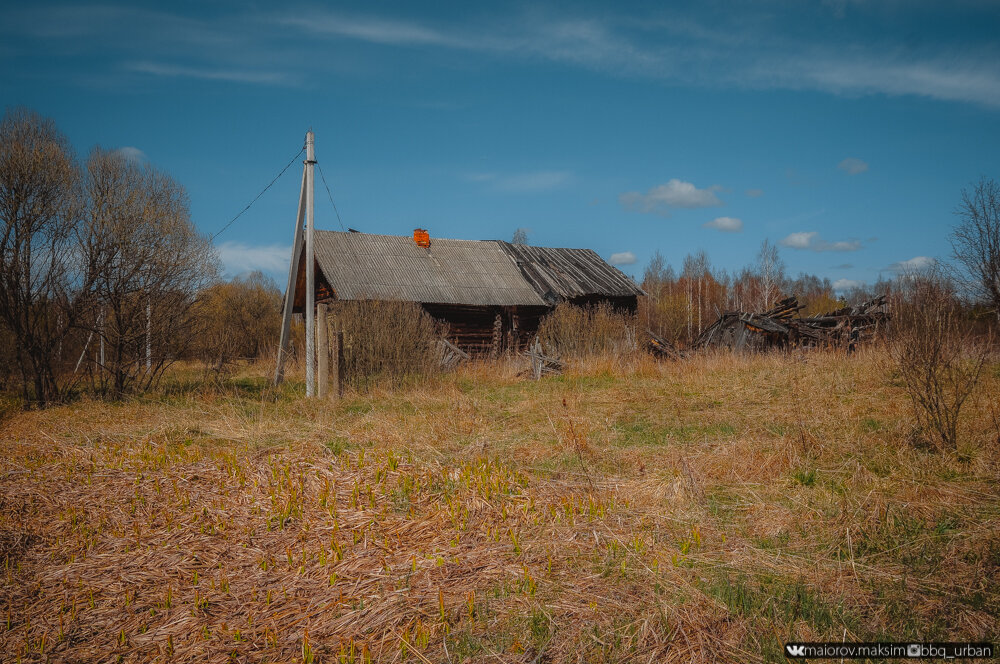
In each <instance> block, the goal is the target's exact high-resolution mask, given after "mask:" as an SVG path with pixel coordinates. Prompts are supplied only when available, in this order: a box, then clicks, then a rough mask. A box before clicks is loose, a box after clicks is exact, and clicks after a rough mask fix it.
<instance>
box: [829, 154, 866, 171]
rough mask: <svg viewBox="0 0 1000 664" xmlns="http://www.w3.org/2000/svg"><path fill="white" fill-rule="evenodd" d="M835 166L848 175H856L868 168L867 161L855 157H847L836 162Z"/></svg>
mask: <svg viewBox="0 0 1000 664" xmlns="http://www.w3.org/2000/svg"><path fill="white" fill-rule="evenodd" d="M837 168H839V169H840V170H842V171H844V172H845V173H847V174H848V175H857V174H858V173H864V172H865V171H867V170H868V162H865V161H861V160H860V159H857V158H855V157H848V158H847V159H845V160H843V161H842V162H840V163H839V164H837Z"/></svg>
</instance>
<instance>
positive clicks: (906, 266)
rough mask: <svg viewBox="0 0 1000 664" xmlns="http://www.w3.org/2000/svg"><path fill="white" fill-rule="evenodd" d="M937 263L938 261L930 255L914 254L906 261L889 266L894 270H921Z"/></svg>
mask: <svg viewBox="0 0 1000 664" xmlns="http://www.w3.org/2000/svg"><path fill="white" fill-rule="evenodd" d="M936 264H937V261H936V260H935V259H933V258H931V257H930V256H914V257H913V258H910V259H908V260H905V261H899V262H898V263H893V264H892V265H890V266H889V269H890V270H892V271H893V272H904V273H905V272H920V271H921V270H926V269H928V268H931V267H933V266H934V265H936Z"/></svg>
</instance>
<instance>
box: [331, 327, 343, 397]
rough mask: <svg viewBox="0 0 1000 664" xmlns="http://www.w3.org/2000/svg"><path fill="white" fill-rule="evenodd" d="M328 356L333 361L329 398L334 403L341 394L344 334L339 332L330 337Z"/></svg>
mask: <svg viewBox="0 0 1000 664" xmlns="http://www.w3.org/2000/svg"><path fill="white" fill-rule="evenodd" d="M330 354H331V355H332V359H333V362H332V369H333V370H332V372H331V373H332V375H331V377H330V378H331V382H332V383H333V385H332V389H331V390H330V396H331V398H332V399H333V400H334V401H336V400H337V399H339V398H340V395H341V394H342V393H343V380H344V333H343V332H342V331H340V330H337V331H336V332H334V333H333V334H331V335H330Z"/></svg>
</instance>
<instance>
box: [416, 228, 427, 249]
mask: <svg viewBox="0 0 1000 664" xmlns="http://www.w3.org/2000/svg"><path fill="white" fill-rule="evenodd" d="M413 241H414V242H416V243H417V246H418V247H423V248H424V249H427V248H429V247H430V246H431V235H430V233H428V232H427V231H426V230H424V229H423V228H414V229H413Z"/></svg>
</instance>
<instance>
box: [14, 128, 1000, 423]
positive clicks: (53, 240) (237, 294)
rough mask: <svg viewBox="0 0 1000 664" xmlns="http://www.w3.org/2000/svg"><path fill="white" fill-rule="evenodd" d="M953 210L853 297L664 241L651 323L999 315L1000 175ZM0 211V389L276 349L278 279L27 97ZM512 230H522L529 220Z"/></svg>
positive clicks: (91, 381)
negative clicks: (913, 255)
mask: <svg viewBox="0 0 1000 664" xmlns="http://www.w3.org/2000/svg"><path fill="white" fill-rule="evenodd" d="M956 213H957V223H956V225H955V226H954V228H953V233H952V235H951V240H952V247H953V255H952V258H953V261H951V262H950V263H948V264H943V265H939V266H938V267H937V268H936V269H935V270H934V271H932V273H930V274H924V275H905V276H904V277H903V278H897V279H894V280H891V281H888V280H887V281H880V282H879V283H877V284H874V285H873V286H871V287H864V288H856V289H852V290H850V291H848V292H847V293H845V294H844V296H843V297H842V298H838V297H837V294H836V293H835V292H834V289H833V285H832V284H831V282H830V280H829V279H826V278H820V277H817V276H814V275H809V274H800V275H798V276H797V277H794V278H792V277H790V276H789V275H787V274H786V270H785V266H784V264H783V262H782V261H781V259H780V256H779V254H778V250H777V247H776V246H775V245H773V244H772V243H770V242H769V241H765V242H764V243H763V244H762V245H761V247H760V250H759V251H758V253H757V255H756V258H755V260H754V262H753V263H752V264H751V265H748V266H746V267H744V268H742V269H741V270H738V271H735V272H729V271H726V270H724V269H718V268H716V267H714V266H713V265H712V264H711V261H710V260H709V257H708V255H707V254H706V253H705V252H704V251H699V252H696V253H693V254H689V255H688V256H686V257H685V258H684V260H683V263H682V265H681V266H680V270H679V271H675V270H674V268H673V267H672V266H670V265H669V264H668V263H667V262H666V260H665V259H664V257H663V256H662V255H661V254H660V253H659V252H657V253H656V254H654V256H653V257H652V259H651V260H650V262H649V264H648V266H647V267H646V269H645V272H644V274H643V278H642V283H641V285H642V287H643V289H644V290H645V291H646V293H647V294H648V297H646V298H642V299H641V301H640V310H639V317H640V322H641V323H642V324H643V325H645V326H646V327H648V328H649V329H650V330H652V331H653V332H655V333H656V334H658V335H660V336H662V337H664V338H667V339H670V340H671V341H673V342H675V343H678V342H679V343H681V344H682V345H686V344H690V343H691V342H693V340H694V339H696V338H697V337H698V335H699V334H701V332H702V331H703V330H704V329H705V328H706V327H708V326H709V325H710V324H711V323H712V322H713V321H714V320H715V319H716V318H717V317H718V316H719V314H720V313H722V312H724V311H726V310H745V311H757V312H760V311H764V310H766V309H768V308H769V307H770V306H771V305H773V304H774V302H775V301H776V300H778V299H779V298H780V297H782V296H784V295H790V294H794V295H796V296H798V298H799V300H800V302H801V303H803V304H804V305H805V310H804V311H803V314H804V315H814V314H820V313H823V312H826V311H830V310H833V309H837V308H839V307H841V306H844V305H845V304H854V303H857V302H860V301H862V300H867V299H870V298H871V297H873V296H874V295H876V294H883V295H889V296H890V299H891V301H892V302H893V303H894V304H893V306H894V308H897V309H898V308H900V307H905V306H917V307H919V303H920V301H921V300H922V299H927V300H928V301H929V299H928V298H927V297H926V293H927V292H929V291H927V288H928V287H927V286H926V283H927V280H928V279H930V280H931V281H932V284H933V288H934V289H935V290H934V292H935V293H937V294H938V295H940V294H941V293H945V294H947V298H944V299H942V297H938V296H936V300H935V301H944V300H947V301H948V302H950V303H951V304H950V305H949V306H951V307H952V309H951V310H953V311H959V314H956V315H958V317H959V318H962V317H968V316H970V315H973V314H976V313H978V314H980V318H983V317H992V318H995V319H996V320H1000V186H998V184H997V183H996V182H995V181H993V180H988V179H985V178H984V179H982V180H981V181H980V182H979V183H977V184H975V185H974V186H973V187H971V188H970V189H967V190H965V191H963V192H962V198H961V202H960V204H959V206H958V208H957V209H956ZM0 223H2V226H0V392H17V393H19V394H20V397H21V400H22V401H23V403H24V404H25V405H32V404H37V405H42V406H44V405H46V404H48V403H51V402H56V401H62V400H65V399H66V398H68V397H70V396H71V395H73V394H75V393H78V392H80V391H88V392H90V393H92V394H95V395H98V396H103V397H108V398H119V397H121V396H123V395H126V394H129V393H138V392H143V391H145V390H148V389H149V388H151V387H152V386H154V385H155V384H156V383H157V382H158V381H159V380H160V379H161V377H162V376H163V375H164V373H165V371H166V370H167V368H168V367H170V366H171V365H172V364H173V363H175V362H177V361H178V360H184V359H201V360H202V361H203V363H204V365H205V366H206V367H207V368H208V369H207V370H210V371H211V372H213V373H214V374H216V375H218V374H221V373H222V372H223V370H224V369H225V368H226V367H227V366H229V365H230V363H232V362H233V360H236V359H242V358H245V359H255V358H260V357H262V356H267V355H271V354H273V352H274V347H275V345H276V344H277V336H278V327H279V325H280V321H279V314H280V310H281V292H280V291H279V290H278V288H277V286H276V285H275V284H274V283H273V281H272V280H270V279H269V278H267V277H265V276H264V275H262V274H260V273H254V274H251V275H248V276H245V277H240V278H236V279H233V280H231V281H228V282H227V281H223V280H222V279H220V265H219V259H218V256H217V254H216V252H215V250H214V248H213V246H212V242H211V238H209V237H207V236H205V235H203V234H201V233H199V232H198V231H197V229H196V228H195V226H194V224H193V223H192V221H191V215H190V208H189V203H188V198H187V194H186V192H185V190H184V188H183V187H182V186H181V185H180V184H179V183H178V182H177V181H175V180H174V179H173V178H171V177H170V176H169V175H168V174H166V173H164V172H162V171H160V170H158V169H156V168H154V167H152V166H151V165H149V164H147V163H145V162H143V161H139V160H136V159H134V158H130V157H129V156H127V155H124V154H122V153H121V152H118V151H113V150H106V149H103V148H100V147H95V148H94V149H92V150H91V151H90V153H89V154H88V155H87V157H86V158H85V159H79V158H78V157H77V156H76V155H75V154H74V152H73V150H72V148H71V146H70V144H69V141H68V140H67V139H66V137H65V136H64V135H63V134H62V133H61V132H60V131H59V130H58V128H57V127H56V126H55V123H54V122H52V121H51V120H50V119H47V118H44V117H41V116H40V115H38V114H37V113H35V112H33V111H31V110H28V109H13V110H8V111H7V112H6V113H5V115H4V117H3V120H2V122H0ZM516 240H517V241H519V242H527V234H526V232H525V231H524V230H523V229H519V234H518V237H517V238H516ZM918 277H919V278H918ZM951 310H950V311H951ZM982 314H986V316H982ZM949 315H951V314H949Z"/></svg>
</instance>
